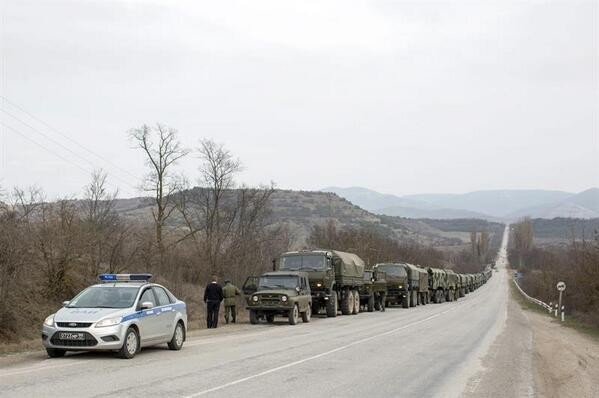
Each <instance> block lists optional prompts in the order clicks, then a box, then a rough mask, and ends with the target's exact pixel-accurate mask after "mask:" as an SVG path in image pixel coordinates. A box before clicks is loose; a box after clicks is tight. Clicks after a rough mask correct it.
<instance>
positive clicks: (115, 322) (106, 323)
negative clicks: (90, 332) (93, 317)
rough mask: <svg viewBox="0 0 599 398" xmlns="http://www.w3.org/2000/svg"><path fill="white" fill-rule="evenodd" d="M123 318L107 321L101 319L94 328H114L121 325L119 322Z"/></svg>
mask: <svg viewBox="0 0 599 398" xmlns="http://www.w3.org/2000/svg"><path fill="white" fill-rule="evenodd" d="M122 319H123V318H122V317H120V316H119V317H118V318H108V319H102V320H101V321H100V322H98V323H96V327H97V328H105V327H108V326H116V325H118V324H119V323H121V320H122Z"/></svg>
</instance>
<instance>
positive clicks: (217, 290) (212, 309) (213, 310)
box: [204, 275, 223, 329]
mask: <svg viewBox="0 0 599 398" xmlns="http://www.w3.org/2000/svg"><path fill="white" fill-rule="evenodd" d="M221 301H223V288H222V287H221V286H220V285H219V284H218V278H217V277H216V275H213V276H212V282H210V283H209V284H208V286H206V289H205V290H204V303H206V323H207V325H208V329H216V327H217V326H218V310H219V308H220V302H221Z"/></svg>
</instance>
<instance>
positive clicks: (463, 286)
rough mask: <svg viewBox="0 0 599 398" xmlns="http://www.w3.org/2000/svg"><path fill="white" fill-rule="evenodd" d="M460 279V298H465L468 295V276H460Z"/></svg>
mask: <svg viewBox="0 0 599 398" xmlns="http://www.w3.org/2000/svg"><path fill="white" fill-rule="evenodd" d="M458 277H459V286H458V296H459V297H464V296H465V295H466V294H467V293H468V290H467V287H468V275H465V274H458Z"/></svg>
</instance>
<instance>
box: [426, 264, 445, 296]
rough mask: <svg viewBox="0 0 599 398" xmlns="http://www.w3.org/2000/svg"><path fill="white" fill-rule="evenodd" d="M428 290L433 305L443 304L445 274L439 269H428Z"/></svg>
mask: <svg viewBox="0 0 599 398" xmlns="http://www.w3.org/2000/svg"><path fill="white" fill-rule="evenodd" d="M426 271H427V272H428V290H429V296H430V298H431V300H432V301H433V303H443V302H445V299H446V291H447V274H446V273H445V271H444V270H442V269H440V268H432V267H428V268H427V269H426Z"/></svg>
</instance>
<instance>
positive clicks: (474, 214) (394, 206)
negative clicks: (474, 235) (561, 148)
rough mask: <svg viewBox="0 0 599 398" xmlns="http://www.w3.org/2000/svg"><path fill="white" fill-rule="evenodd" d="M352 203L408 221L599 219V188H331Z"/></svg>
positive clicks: (326, 190) (331, 190) (327, 189)
mask: <svg viewBox="0 0 599 398" xmlns="http://www.w3.org/2000/svg"><path fill="white" fill-rule="evenodd" d="M321 191H325V192H333V193H336V194H337V195H339V196H341V197H344V198H346V199H347V200H349V201H350V202H352V203H354V204H356V205H358V206H360V207H362V208H364V209H366V210H369V211H371V212H373V213H377V214H385V215H391V216H400V217H408V218H435V219H457V218H482V219H486V220H490V221H497V220H508V221H510V220H514V219H517V218H520V217H523V216H531V217H533V218H555V217H566V218H585V219H589V218H598V217H599V188H591V189H588V190H586V191H583V192H580V193H577V194H575V193H570V192H563V191H550V190H535V189H527V190H509V189H506V190H488V191H474V192H468V193H464V194H419V195H406V196H396V195H390V194H381V193H378V192H376V191H373V190H370V189H367V188H362V187H351V188H338V187H328V188H324V189H322V190H321Z"/></svg>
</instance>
